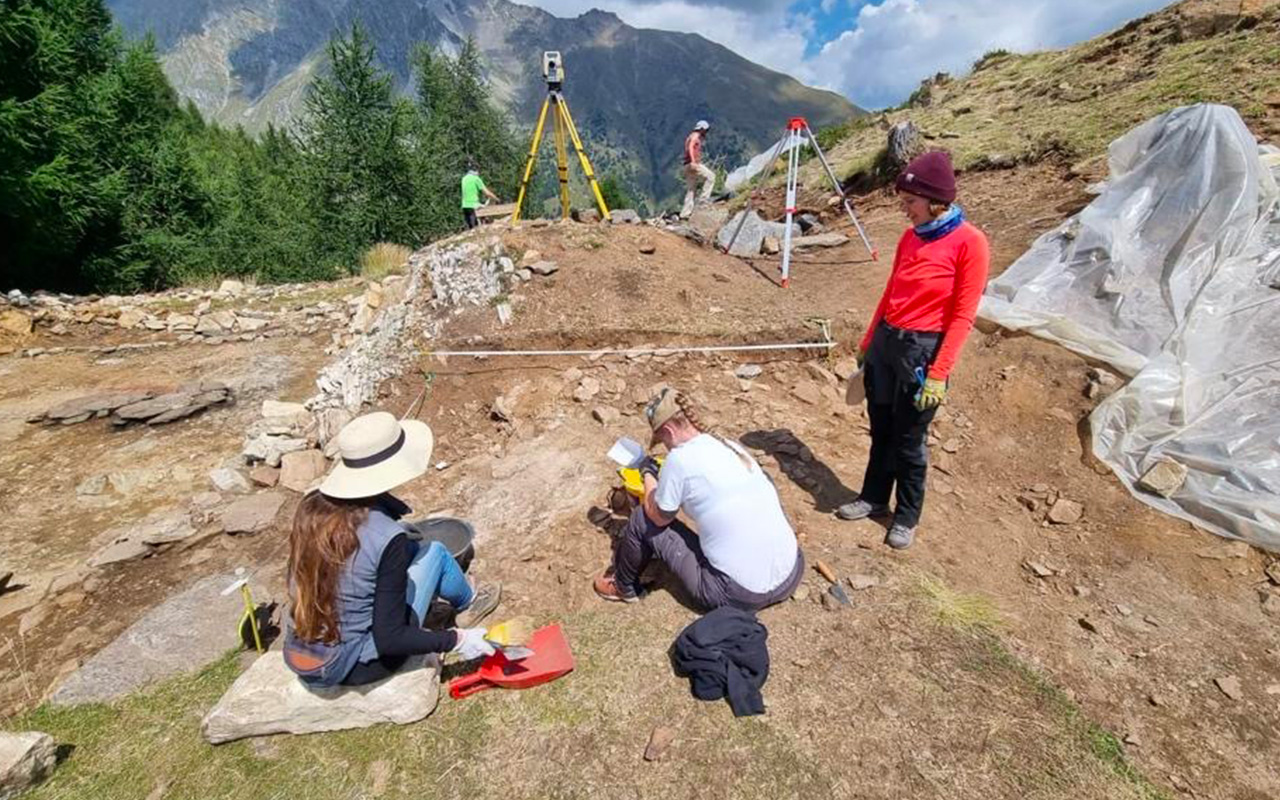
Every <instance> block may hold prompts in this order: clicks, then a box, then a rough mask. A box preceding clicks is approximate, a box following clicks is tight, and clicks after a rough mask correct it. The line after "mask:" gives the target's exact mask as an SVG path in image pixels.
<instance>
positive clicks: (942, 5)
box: [518, 0, 1169, 109]
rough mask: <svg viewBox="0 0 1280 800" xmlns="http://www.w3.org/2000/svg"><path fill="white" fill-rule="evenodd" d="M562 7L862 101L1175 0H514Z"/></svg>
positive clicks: (1070, 38) (1093, 31)
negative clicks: (608, 14)
mask: <svg viewBox="0 0 1280 800" xmlns="http://www.w3.org/2000/svg"><path fill="white" fill-rule="evenodd" d="M518 2H524V3H528V4H530V5H535V6H540V7H542V8H545V9H547V10H548V11H550V12H552V13H554V14H558V15H560V16H576V15H578V14H581V13H583V12H585V11H588V10H590V9H592V8H601V9H604V10H606V11H612V12H614V13H615V14H617V15H618V16H619V17H621V18H622V19H623V20H625V21H626V22H628V23H629V24H631V25H635V26H637V27H644V28H660V29H664V30H675V31H686V32H690V33H699V34H701V35H703V36H705V37H707V38H708V39H711V40H712V41H715V42H719V43H720V44H723V45H725V46H726V47H729V48H731V49H733V50H735V51H736V52H738V53H740V54H741V55H743V56H745V57H747V58H750V59H751V60H752V61H756V62H758V63H760V64H764V65H765V66H767V67H771V68H773V69H776V70H779V71H781V72H786V73H788V74H790V75H793V76H795V77H796V78H798V79H799V80H801V81H804V82H805V83H807V84H810V85H812V86H819V87H822V88H826V89H832V90H834V91H838V92H840V93H841V94H844V95H845V96H847V97H848V98H849V99H851V100H853V101H854V102H855V103H857V104H858V105H861V106H863V107H865V108H872V109H874V108H882V107H885V106H889V105H894V104H897V103H899V102H901V101H902V100H903V99H905V98H906V96H907V95H909V94H910V93H911V91H912V90H913V89H914V88H915V87H916V86H918V85H919V83H920V81H921V80H922V79H924V78H925V77H927V76H929V75H932V74H934V73H935V72H939V71H946V72H951V73H953V74H954V73H961V72H964V71H965V70H966V69H967V68H968V66H969V65H970V64H972V63H973V62H974V61H975V60H976V59H977V58H978V57H979V56H981V55H982V54H983V53H985V52H987V51H988V50H993V49H996V48H1004V49H1006V50H1013V51H1015V52H1030V51H1034V50H1042V49H1045V48H1052V47H1064V46H1066V45H1070V44H1075V43H1076V42H1079V41H1083V40H1085V39H1089V38H1092V37H1094V36H1097V35H1099V34H1101V33H1105V32H1106V31H1109V30H1112V29H1114V28H1117V27H1119V26H1120V25H1123V24H1124V23H1125V22H1128V21H1129V20H1131V19H1134V18H1136V17H1139V16H1142V15H1144V14H1147V13H1150V12H1151V11H1154V10H1156V9H1158V8H1160V7H1162V6H1164V5H1167V4H1168V2H1169V0H1016V2H1009V0H518Z"/></svg>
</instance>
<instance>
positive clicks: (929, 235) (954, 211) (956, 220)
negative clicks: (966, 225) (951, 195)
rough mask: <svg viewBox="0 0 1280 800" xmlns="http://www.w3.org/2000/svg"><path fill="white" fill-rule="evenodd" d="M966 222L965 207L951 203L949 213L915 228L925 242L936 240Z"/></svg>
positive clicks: (917, 234)
mask: <svg viewBox="0 0 1280 800" xmlns="http://www.w3.org/2000/svg"><path fill="white" fill-rule="evenodd" d="M963 222H964V209H962V208H960V206H958V205H956V204H955V203H952V204H951V208H949V209H947V213H945V214H943V215H942V216H940V217H938V218H937V219H935V220H933V221H931V222H926V223H925V224H923V225H917V226H916V228H915V232H916V236H919V237H920V238H921V240H923V241H925V242H936V241H938V240H939V239H941V238H942V237H943V236H946V235H947V234H948V233H951V232H952V231H954V230H955V229H956V228H959V227H960V225H961V224H962V223H963Z"/></svg>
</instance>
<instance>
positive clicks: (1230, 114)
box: [980, 105, 1280, 550]
mask: <svg viewBox="0 0 1280 800" xmlns="http://www.w3.org/2000/svg"><path fill="white" fill-rule="evenodd" d="M1110 166H1111V179H1110V180H1109V181H1108V183H1107V184H1106V186H1105V188H1104V189H1103V191H1102V194H1101V195H1099V197H1098V198H1097V200H1095V201H1094V202H1093V203H1092V204H1091V205H1090V206H1089V207H1088V208H1086V209H1085V210H1084V211H1082V212H1081V213H1080V214H1079V215H1077V216H1076V217H1075V218H1073V219H1071V220H1069V221H1068V222H1067V223H1065V224H1064V225H1062V226H1060V227H1059V228H1058V229H1056V230H1054V231H1052V232H1050V233H1048V234H1046V235H1044V236H1042V237H1041V238H1040V239H1039V240H1037V241H1036V243H1035V244H1034V245H1033V246H1032V247H1031V249H1030V250H1029V251H1028V252H1027V253H1026V254H1025V255H1024V256H1023V257H1022V258H1020V259H1019V260H1018V261H1017V263H1015V264H1014V265H1013V266H1011V267H1010V268H1009V269H1008V270H1007V271H1005V272H1004V274H1002V275H1001V276H1000V277H999V278H997V279H995V280H993V281H992V282H991V284H990V285H989V286H988V287H987V295H986V296H985V297H984V298H983V303H982V308H981V311H980V314H981V316H983V317H985V318H987V319H990V320H993V321H995V322H997V323H999V324H1001V325H1003V326H1005V327H1008V328H1014V329H1023V330H1027V331H1029V332H1031V333H1033V334H1035V335H1037V336H1041V337H1043V338H1047V339H1051V340H1053V341H1057V342H1060V343H1062V344H1063V345H1064V346H1066V347H1068V348H1070V349H1072V350H1074V351H1076V352H1079V353H1082V354H1084V355H1086V356H1090V357H1092V358H1097V359H1100V360H1102V361H1106V362H1108V363H1110V364H1112V365H1114V366H1115V367H1116V368H1117V369H1120V370H1121V371H1123V372H1125V373H1127V374H1130V375H1134V376H1135V377H1134V378H1133V380H1132V381H1131V382H1130V383H1129V384H1128V385H1127V386H1125V387H1123V388H1122V389H1121V390H1119V391H1118V392H1116V393H1115V394H1114V395H1112V396H1111V397H1109V398H1108V399H1107V400H1106V401H1104V402H1103V403H1102V404H1100V405H1099V406H1098V408H1097V409H1095V411H1094V413H1093V416H1092V418H1091V420H1090V422H1091V427H1092V430H1093V449H1094V454H1095V455H1097V456H1098V457H1099V458H1100V459H1102V460H1103V461H1105V462H1106V463H1107V464H1108V465H1109V466H1110V467H1111V468H1112V469H1113V470H1114V471H1115V472H1116V474H1117V475H1118V476H1119V477H1120V478H1121V480H1123V481H1124V482H1125V484H1126V485H1127V486H1129V488H1130V490H1131V491H1133V492H1134V494H1135V496H1137V497H1138V498H1139V499H1141V500H1143V501H1144V502H1146V503H1149V504H1151V505H1153V506H1156V507H1157V508H1160V509H1161V510H1163V511H1165V512H1167V513H1170V514H1174V515H1176V516H1179V517H1182V518H1184V519H1187V520H1190V521H1192V522H1194V523H1196V524H1198V525H1200V526H1202V527H1205V528H1207V529H1209V530H1212V531H1214V532H1216V533H1219V534H1222V535H1224V536H1230V537H1233V538H1240V539H1244V540H1247V541H1249V542H1251V543H1253V544H1256V545H1259V546H1263V547H1267V548H1269V549H1272V550H1280V291H1278V290H1277V289H1275V288H1272V284H1274V283H1276V282H1277V280H1280V217H1277V216H1276V213H1275V208H1276V207H1275V204H1276V199H1277V192H1276V182H1275V179H1274V177H1273V176H1272V174H1271V171H1270V170H1269V169H1268V168H1267V167H1266V166H1265V165H1264V163H1263V161H1262V159H1260V158H1259V150H1258V145H1257V142H1256V141H1255V140H1254V138H1253V136H1252V135H1251V134H1250V133H1249V131H1248V129H1247V128H1246V127H1245V126H1244V123H1243V122H1242V121H1241V120H1240V117H1239V116H1238V115H1237V114H1236V112H1235V111H1234V110H1232V109H1230V108H1227V107H1225V106H1213V105H1199V106H1191V107H1187V108H1179V109H1175V110H1174V111H1171V112H1169V113H1167V114H1164V115H1162V116H1160V117H1157V118H1156V119H1153V120H1151V121H1149V122H1147V123H1145V124H1144V125H1142V126H1140V127H1138V128H1136V129H1134V130H1133V131H1131V132H1130V133H1128V134H1126V135H1125V136H1123V137H1121V138H1120V139H1118V140H1116V141H1115V142H1114V143H1113V144H1112V145H1111V150H1110ZM1161 461H1175V462H1177V463H1179V464H1181V465H1183V466H1185V467H1186V468H1188V474H1187V478H1186V480H1185V482H1184V483H1183V484H1182V485H1181V487H1180V488H1178V489H1177V490H1176V491H1174V492H1173V493H1172V494H1171V496H1170V497H1168V498H1164V497H1161V496H1159V495H1156V494H1152V493H1149V492H1147V491H1144V490H1142V489H1139V488H1137V483H1138V480H1139V479H1140V478H1141V477H1142V476H1143V475H1144V474H1145V473H1146V472H1147V470H1148V469H1150V468H1151V467H1152V466H1154V465H1155V464H1157V463H1159V462H1161Z"/></svg>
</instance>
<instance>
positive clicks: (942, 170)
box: [836, 152, 989, 550]
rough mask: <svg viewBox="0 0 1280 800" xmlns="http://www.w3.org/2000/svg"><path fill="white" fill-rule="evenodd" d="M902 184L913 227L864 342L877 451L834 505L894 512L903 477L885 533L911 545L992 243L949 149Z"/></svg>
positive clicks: (861, 353) (844, 515)
mask: <svg viewBox="0 0 1280 800" xmlns="http://www.w3.org/2000/svg"><path fill="white" fill-rule="evenodd" d="M897 191H898V200H899V201H900V202H901V203H902V210H903V212H904V213H905V214H906V215H907V218H908V219H909V220H911V225H912V227H911V228H909V229H908V230H907V231H906V232H904V233H903V234H902V239H901V240H900V241H899V242H898V251H897V255H895V256H894V259H893V271H892V272H890V273H889V283H888V285H887V286H886V287H885V290H884V295H883V296H882V297H881V298H880V304H879V305H878V306H877V307H876V311H875V315H874V316H873V317H872V319H871V325H870V326H868V327H867V332H866V335H865V336H863V337H862V343H861V344H859V345H858V366H859V367H861V368H862V373H863V380H864V384H865V386H866V390H867V416H868V417H869V418H870V420H871V454H870V455H869V456H868V458H867V472H866V476H865V477H864V478H863V480H862V492H861V493H860V494H859V495H858V499H857V500H855V501H853V502H852V503H846V504H845V505H843V506H840V508H839V509H837V510H836V515H837V516H838V517H840V518H841V519H849V520H854V519H864V518H866V517H876V516H885V515H887V514H888V513H889V494H890V492H892V491H893V490H894V485H895V484H896V485H897V500H898V502H897V506H896V507H895V508H894V511H893V524H892V525H891V526H890V527H889V533H888V536H887V537H886V539H885V541H886V543H887V544H888V545H889V546H890V547H892V548H894V549H898V550H901V549H903V548H906V547H910V546H911V542H912V540H913V539H914V538H915V532H916V523H918V522H919V521H920V511H921V509H922V508H923V506H924V486H925V478H926V475H927V473H928V471H929V460H928V456H929V454H928V449H927V447H926V439H927V434H928V432H929V423H930V422H932V421H933V416H934V414H936V413H937V411H938V406H939V405H940V404H941V403H942V400H943V398H944V397H946V394H947V376H948V375H950V373H951V368H952V367H953V366H955V363H956V359H957V358H958V357H959V356H960V349H961V348H962V347H963V346H964V341H965V339H966V338H967V337H968V335H969V331H970V329H972V327H973V319H974V316H975V315H976V314H977V311H978V301H979V300H980V299H981V298H982V290H983V287H985V286H986V283H987V265H988V264H987V262H988V254H989V249H988V246H987V237H986V236H985V235H984V234H983V233H982V231H980V230H978V229H977V228H975V227H974V226H973V225H972V224H970V223H969V222H966V221H965V216H964V212H963V211H961V209H960V206H958V205H956V204H955V199H956V176H955V172H954V171H953V170H952V168H951V159H950V158H949V157H948V156H947V155H946V154H945V153H941V152H934V153H925V154H924V155H922V156H920V157H919V158H916V159H915V160H913V161H912V162H911V163H910V164H908V165H907V168H906V169H905V170H903V171H902V174H901V175H899V176H898V180H897Z"/></svg>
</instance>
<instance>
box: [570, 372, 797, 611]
mask: <svg viewBox="0 0 1280 800" xmlns="http://www.w3.org/2000/svg"><path fill="white" fill-rule="evenodd" d="M645 415H646V416H647V417H648V420H649V426H650V428H652V430H653V444H657V443H658V442H661V443H662V444H664V445H665V446H666V448H667V450H668V455H667V458H666V461H665V462H664V463H663V464H662V467H661V469H660V470H659V469H658V468H657V465H656V462H654V461H653V460H652V459H649V460H647V461H646V465H645V466H644V467H642V471H643V472H644V482H645V494H644V500H643V501H642V502H641V503H640V504H639V505H638V506H637V507H636V509H635V511H634V512H633V513H632V515H631V519H630V521H629V522H628V524H627V526H626V528H625V529H624V530H623V532H622V534H621V535H620V536H619V538H618V540H617V542H616V545H615V548H614V554H613V564H612V566H611V567H610V569H609V570H606V571H605V573H604V574H603V575H601V576H600V577H598V578H596V580H595V590H596V593H597V594H598V595H600V596H601V597H603V598H604V599H606V600H614V601H620V602H634V601H636V600H638V599H639V597H640V595H641V589H640V574H641V573H642V572H643V571H644V568H645V567H646V566H647V565H648V564H649V562H650V561H651V560H652V559H653V558H655V557H656V558H658V559H659V560H660V561H661V562H662V563H663V564H665V565H666V567H667V568H668V569H669V570H670V571H671V572H672V574H673V575H674V576H675V577H676V579H677V580H678V581H679V582H680V584H681V585H682V586H683V588H684V589H685V591H686V592H688V594H689V595H690V597H691V599H693V600H694V601H695V602H696V603H697V604H698V605H700V606H702V607H704V608H706V609H708V610H709V609H713V608H719V607H720V606H726V605H727V606H733V607H735V608H741V609H744V610H753V611H754V610H757V609H760V608H764V607H765V606H769V605H773V604H774V603H778V602H781V601H783V600H785V599H787V598H788V597H790V596H791V593H792V592H794V591H795V589H796V587H797V586H798V585H799V584H800V580H801V578H803V577H804V555H803V554H802V553H801V552H800V547H799V545H798V544H797V542H796V536H795V532H794V531H793V530H792V529H791V524H790V523H789V522H788V521H787V518H786V515H785V514H783V512H782V505H781V503H780V501H779V500H778V491H777V489H776V488H775V487H774V485H773V482H772V481H770V480H769V477H768V476H767V475H765V473H764V471H763V470H761V469H760V465H759V464H757V463H756V461H755V459H753V458H752V457H751V456H750V455H749V454H748V453H747V452H746V451H745V450H744V449H743V448H742V446H741V445H739V444H738V443H736V442H732V441H729V440H727V439H722V438H720V437H718V436H713V435H711V434H709V433H704V432H703V431H702V430H701V427H700V425H699V422H698V419H697V416H696V414H695V413H694V412H693V410H692V408H691V407H690V405H689V403H688V401H687V399H686V398H685V397H684V396H683V395H681V394H679V393H678V392H676V391H674V390H672V389H664V390H663V391H662V392H661V393H660V394H659V395H658V396H657V397H655V398H654V399H653V400H652V401H651V402H650V403H649V405H648V406H647V407H646V408H645ZM681 511H683V512H684V513H685V515H686V516H687V517H688V518H689V519H690V520H691V521H692V522H693V525H694V527H695V528H696V529H697V532H696V533H695V532H694V531H693V530H690V528H689V527H688V526H686V525H684V524H683V523H681V522H680V521H679V520H677V519H676V515H677V514H679V513H680V512H681Z"/></svg>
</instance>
